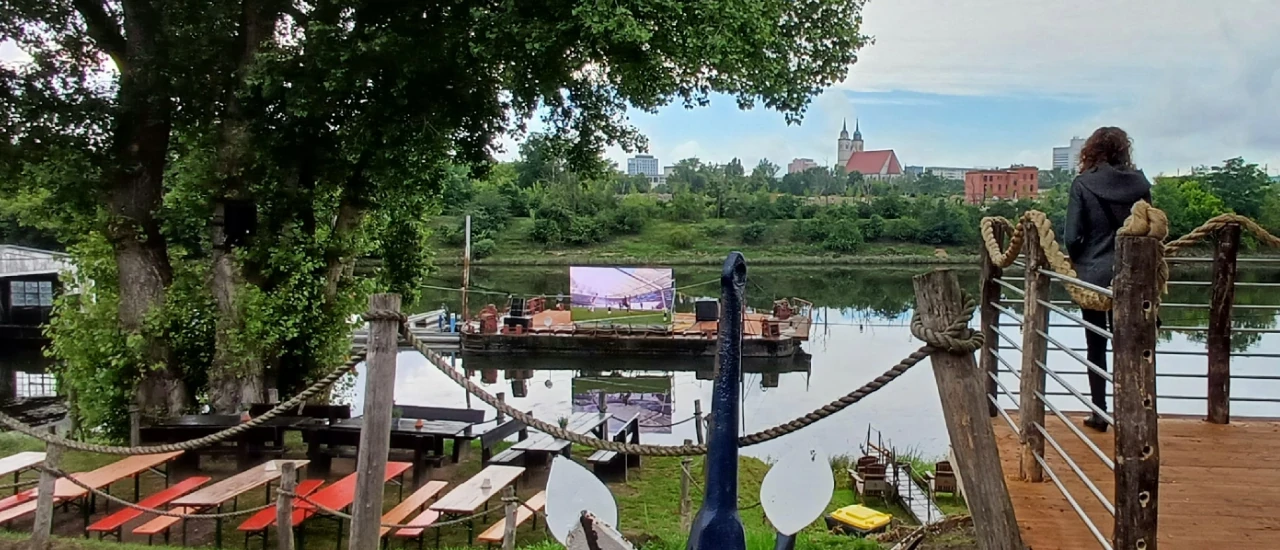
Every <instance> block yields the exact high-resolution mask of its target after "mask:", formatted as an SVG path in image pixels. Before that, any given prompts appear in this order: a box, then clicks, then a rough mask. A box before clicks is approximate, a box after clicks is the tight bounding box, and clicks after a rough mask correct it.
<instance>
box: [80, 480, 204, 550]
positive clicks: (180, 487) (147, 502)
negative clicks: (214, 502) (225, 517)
mask: <svg viewBox="0 0 1280 550" xmlns="http://www.w3.org/2000/svg"><path fill="white" fill-rule="evenodd" d="M209 479H210V478H208V477H204V476H192V477H189V478H187V479H184V480H182V481H180V482H178V483H175V484H173V485H171V486H169V487H167V488H165V489H164V490H162V491H160V492H158V493H156V494H154V495H151V496H149V497H147V498H144V499H142V500H140V501H138V506H143V507H146V508H159V507H161V506H164V505H165V504H168V503H169V501H171V500H173V499H175V498H178V497H180V496H182V495H185V494H187V493H190V492H191V491H194V490H195V489H196V487H199V486H201V485H204V484H205V483H208V482H209ZM142 513H143V512H142V510H138V509H135V508H125V509H123V510H120V511H119V512H116V513H114V514H111V515H109V516H107V517H105V518H102V519H100V520H98V521H96V522H94V524H93V525H90V526H88V527H86V528H85V530H86V531H88V532H90V533H97V534H98V538H99V539H101V538H103V537H104V536H106V535H115V537H116V539H119V538H120V530H121V528H122V527H124V524H126V523H128V522H130V521H132V520H133V519H134V518H137V517H140V516H141V515H142Z"/></svg>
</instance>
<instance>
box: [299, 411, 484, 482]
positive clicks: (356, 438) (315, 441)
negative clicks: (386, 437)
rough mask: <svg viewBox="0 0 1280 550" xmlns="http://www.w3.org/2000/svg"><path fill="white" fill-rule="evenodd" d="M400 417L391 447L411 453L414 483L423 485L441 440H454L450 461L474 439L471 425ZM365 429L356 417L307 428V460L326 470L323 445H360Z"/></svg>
mask: <svg viewBox="0 0 1280 550" xmlns="http://www.w3.org/2000/svg"><path fill="white" fill-rule="evenodd" d="M418 421H419V419H416V418H399V419H396V420H394V421H393V422H392V423H391V448H392V449H407V450H411V451H413V483H414V485H415V486H419V485H422V482H423V481H425V480H426V458H427V457H428V456H443V455H444V440H445V439H452V440H453V442H454V443H453V461H454V462H455V463H456V462H458V459H459V452H460V451H461V450H462V447H461V446H462V445H463V444H464V442H466V441H470V440H471V439H474V438H475V437H476V436H475V435H473V434H472V431H471V426H472V423H470V422H463V421H458V420H422V421H421V422H422V426H421V427H418V426H417V424H418ZM362 429H364V417H360V416H357V417H355V418H350V419H347V420H342V421H339V422H335V423H333V424H331V425H329V426H324V427H318V428H313V429H309V430H306V431H304V432H303V439H304V440H305V441H306V442H307V458H309V459H311V460H312V461H314V462H317V465H318V466H319V467H320V470H323V471H327V469H328V462H329V459H330V458H331V457H330V456H329V453H326V452H325V451H322V450H321V449H320V447H321V445H326V446H338V445H341V446H355V445H359V443H360V430H362Z"/></svg>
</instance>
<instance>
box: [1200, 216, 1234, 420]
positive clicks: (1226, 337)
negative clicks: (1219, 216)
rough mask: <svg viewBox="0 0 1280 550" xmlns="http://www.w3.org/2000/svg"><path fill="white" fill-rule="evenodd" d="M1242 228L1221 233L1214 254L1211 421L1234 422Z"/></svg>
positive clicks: (1210, 332)
mask: <svg viewBox="0 0 1280 550" xmlns="http://www.w3.org/2000/svg"><path fill="white" fill-rule="evenodd" d="M1239 249H1240V226H1239V225H1238V224H1234V223H1233V224H1230V225H1226V226H1224V227H1223V228H1222V229H1219V230H1218V247H1217V249H1216V250H1215V251H1214V253H1213V290H1212V293H1213V298H1212V299H1211V300H1209V346H1208V348H1209V394H1208V395H1209V422H1212V423H1214V424H1226V423H1228V422H1231V305H1232V302H1234V301H1235V295H1236V252H1237V251H1239Z"/></svg>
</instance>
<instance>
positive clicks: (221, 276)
mask: <svg viewBox="0 0 1280 550" xmlns="http://www.w3.org/2000/svg"><path fill="white" fill-rule="evenodd" d="M274 22H275V13H274V12H267V11H263V10H262V6H260V5H258V3H257V2H255V1H253V0H248V1H246V2H244V3H243V4H242V18H241V27H240V36H239V40H240V51H241V55H240V59H239V67H238V69H237V71H236V75H235V78H234V80H233V82H232V84H231V87H230V89H228V90H227V92H226V97H227V110H226V115H225V117H224V118H225V121H224V123H223V125H222V137H221V144H220V148H221V149H220V151H219V167H218V171H219V179H220V181H219V182H218V185H217V188H218V195H217V197H216V199H215V205H214V214H213V217H214V223H213V224H212V234H211V237H212V241H213V270H212V280H211V281H210V286H211V287H212V290H213V296H214V302H215V304H216V305H217V310H218V321H217V330H216V332H215V336H214V354H213V364H212V365H211V368H210V370H209V400H210V405H211V406H212V407H213V410H214V411H215V412H219V413H233V412H237V411H238V410H239V409H241V407H242V406H243V405H244V404H246V403H253V402H262V401H264V400H265V398H266V380H265V378H266V373H265V372H264V371H265V369H264V367H263V357H262V356H261V355H260V353H255V350H253V349H244V347H243V344H244V342H243V340H242V339H241V342H240V344H241V345H239V346H237V338H236V334H237V333H238V332H239V331H241V330H242V329H243V328H244V308H243V305H242V304H241V302H240V299H239V298H240V295H241V293H242V290H243V288H244V286H245V285H246V284H248V283H247V282H246V280H245V277H244V273H243V272H242V268H241V266H240V265H239V263H238V262H236V259H235V252H234V250H233V247H232V244H231V243H230V242H228V239H227V237H228V235H227V232H226V226H225V225H224V224H225V221H226V213H227V201H229V200H247V199H249V198H250V197H249V196H248V195H249V193H248V190H247V186H246V185H245V182H244V171H245V170H246V169H247V166H246V164H247V162H246V156H247V153H248V151H249V147H250V144H249V137H250V136H249V130H248V123H247V122H246V120H245V114H244V112H243V109H242V107H241V104H240V100H239V97H238V95H239V93H240V92H241V91H242V88H243V85H244V81H245V76H246V74H247V72H248V69H249V66H250V64H252V63H253V59H254V56H256V55H257V53H258V50H259V49H260V48H261V46H262V44H263V43H264V42H265V41H266V39H267V38H269V37H270V36H271V32H272V30H273V28H274Z"/></svg>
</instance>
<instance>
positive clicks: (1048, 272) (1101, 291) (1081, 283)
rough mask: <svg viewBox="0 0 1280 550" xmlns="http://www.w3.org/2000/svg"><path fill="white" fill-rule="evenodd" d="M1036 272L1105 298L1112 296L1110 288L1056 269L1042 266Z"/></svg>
mask: <svg viewBox="0 0 1280 550" xmlns="http://www.w3.org/2000/svg"><path fill="white" fill-rule="evenodd" d="M1036 272H1037V273H1039V274H1041V275H1044V276H1046V277H1048V278H1050V279H1055V280H1057V281H1058V282H1060V283H1063V284H1066V285H1071V286H1077V287H1080V288H1083V289H1086V290H1091V291H1093V292H1096V293H1098V295H1100V296H1106V297H1107V298H1113V297H1114V296H1113V295H1112V293H1111V289H1109V288H1107V287H1105V286H1098V285H1095V284H1093V283H1090V282H1088V281H1085V280H1083V279H1080V278H1077V277H1073V276H1070V275H1063V274H1061V273H1058V272H1057V271H1053V270H1052V269H1044V268H1040V269H1037V270H1036ZM1068 288H1070V286H1068ZM1089 309H1093V308H1089Z"/></svg>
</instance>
